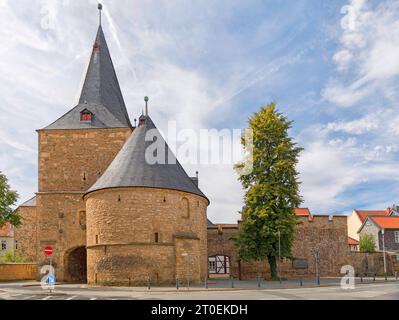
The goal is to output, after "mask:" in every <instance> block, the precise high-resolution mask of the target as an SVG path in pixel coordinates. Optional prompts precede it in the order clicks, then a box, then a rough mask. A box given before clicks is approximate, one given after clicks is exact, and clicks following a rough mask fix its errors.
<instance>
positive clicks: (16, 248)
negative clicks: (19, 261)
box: [15, 240, 18, 250]
mask: <svg viewBox="0 0 399 320" xmlns="http://www.w3.org/2000/svg"><path fill="white" fill-rule="evenodd" d="M15 250H18V240H15Z"/></svg>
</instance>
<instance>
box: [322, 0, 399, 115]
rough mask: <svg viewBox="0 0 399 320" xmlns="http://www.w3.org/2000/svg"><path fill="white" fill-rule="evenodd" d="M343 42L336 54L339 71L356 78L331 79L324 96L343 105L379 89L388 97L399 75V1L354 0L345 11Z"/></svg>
mask: <svg viewBox="0 0 399 320" xmlns="http://www.w3.org/2000/svg"><path fill="white" fill-rule="evenodd" d="M342 12H343V13H345V14H346V15H345V16H344V17H343V18H342V23H341V25H342V27H343V30H342V33H341V36H340V39H339V41H340V43H341V46H340V47H339V48H338V50H337V52H336V53H335V54H334V55H333V60H334V62H335V63H336V64H337V70H338V71H351V72H352V74H354V77H353V78H341V79H336V78H335V79H331V80H330V82H328V83H327V85H326V87H325V88H324V89H323V90H322V96H323V97H324V98H325V99H326V100H328V101H330V102H332V103H334V104H336V105H338V106H343V107H349V106H353V105H355V104H356V103H358V102H360V101H362V100H364V99H365V98H366V97H370V96H372V95H375V93H376V92H377V91H378V92H380V93H381V94H383V95H384V96H386V97H388V96H389V94H390V92H391V90H392V80H393V79H394V78H396V77H398V76H399V58H398V57H399V28H398V25H399V2H398V1H394V0H385V1H381V2H377V5H374V6H372V5H371V4H370V3H369V2H368V1H365V0H361V1H359V0H351V1H349V3H348V5H347V6H345V7H344V10H343V11H342Z"/></svg>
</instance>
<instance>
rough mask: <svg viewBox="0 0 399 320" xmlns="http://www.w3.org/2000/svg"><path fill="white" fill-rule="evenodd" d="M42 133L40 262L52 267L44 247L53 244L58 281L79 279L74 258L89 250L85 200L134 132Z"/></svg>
mask: <svg viewBox="0 0 399 320" xmlns="http://www.w3.org/2000/svg"><path fill="white" fill-rule="evenodd" d="M38 133H39V192H38V193H37V198H36V206H37V215H38V229H37V234H38V239H37V242H36V247H37V252H38V255H37V263H38V265H39V266H41V265H43V264H48V263H49V259H48V258H47V257H45V255H44V253H43V248H44V246H46V245H52V246H53V247H54V254H53V256H52V260H53V265H54V267H55V269H56V274H57V279H59V280H60V281H69V280H73V279H71V278H70V277H69V275H68V272H67V271H68V270H69V266H68V261H69V260H68V255H69V254H70V253H71V252H72V251H73V250H74V249H76V248H79V247H82V246H86V221H85V220H86V212H85V203H84V202H83V198H82V196H83V194H84V192H85V191H86V190H87V189H88V188H89V187H90V186H91V185H92V184H93V183H94V182H95V181H96V180H97V179H98V178H99V177H100V176H101V174H102V173H103V172H104V171H105V170H106V168H107V167H108V166H109V164H110V163H111V161H112V160H113V159H114V158H115V156H116V154H117V153H118V152H119V150H120V149H121V148H122V146H123V144H124V143H125V141H126V140H127V139H128V137H129V136H130V134H131V129H129V128H119V129H84V130H39V131H38ZM82 263H84V262H82ZM77 267H79V266H77Z"/></svg>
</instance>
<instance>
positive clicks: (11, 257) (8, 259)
mask: <svg viewBox="0 0 399 320" xmlns="http://www.w3.org/2000/svg"><path fill="white" fill-rule="evenodd" d="M21 262H25V259H24V258H23V257H22V256H20V255H18V254H16V253H15V254H14V253H13V252H12V251H7V252H6V253H5V255H4V256H1V257H0V263H21Z"/></svg>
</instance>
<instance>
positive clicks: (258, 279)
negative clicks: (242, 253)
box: [257, 276, 260, 288]
mask: <svg viewBox="0 0 399 320" xmlns="http://www.w3.org/2000/svg"><path fill="white" fill-rule="evenodd" d="M257 279H258V288H260V277H259V276H257Z"/></svg>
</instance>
